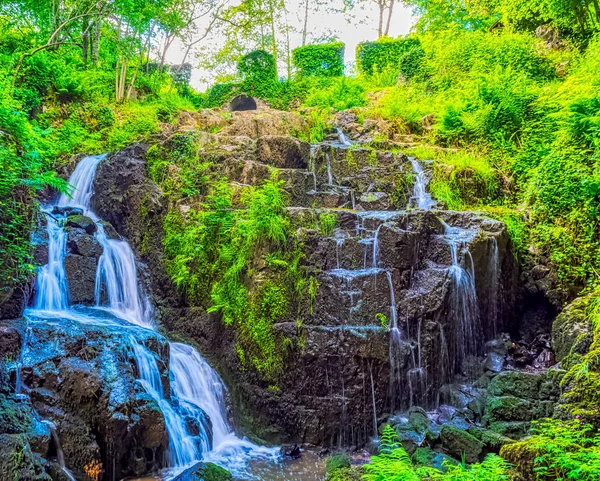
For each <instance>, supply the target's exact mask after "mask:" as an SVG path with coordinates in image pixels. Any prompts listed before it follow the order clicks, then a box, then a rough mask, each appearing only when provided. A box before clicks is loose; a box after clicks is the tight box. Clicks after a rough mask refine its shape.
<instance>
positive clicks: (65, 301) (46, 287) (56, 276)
mask: <svg viewBox="0 0 600 481" xmlns="http://www.w3.org/2000/svg"><path fill="white" fill-rule="evenodd" d="M46 220H47V223H48V225H47V227H46V230H47V232H48V263H47V264H46V265H45V266H43V267H42V268H41V269H40V270H39V271H38V277H37V280H36V288H35V291H36V293H35V301H34V307H35V309H39V310H42V311H64V310H66V309H67V307H68V306H69V285H68V283H67V273H66V271H65V264H64V259H65V255H66V252H67V251H66V246H67V233H66V232H65V231H64V229H63V228H62V226H60V225H58V221H57V220H56V219H55V218H54V217H52V215H47V216H46Z"/></svg>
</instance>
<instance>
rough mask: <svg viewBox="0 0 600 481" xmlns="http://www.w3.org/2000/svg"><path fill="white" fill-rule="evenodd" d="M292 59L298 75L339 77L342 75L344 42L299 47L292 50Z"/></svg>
mask: <svg viewBox="0 0 600 481" xmlns="http://www.w3.org/2000/svg"><path fill="white" fill-rule="evenodd" d="M292 61H293V63H294V66H295V67H296V68H297V69H298V76H299V77H312V76H314V77H339V76H342V75H344V44H343V43H342V42H335V43H326V44H318V45H306V46H304V47H299V48H296V49H294V51H293V52H292Z"/></svg>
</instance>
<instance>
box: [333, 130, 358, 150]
mask: <svg viewBox="0 0 600 481" xmlns="http://www.w3.org/2000/svg"><path fill="white" fill-rule="evenodd" d="M336 131H337V134H338V138H339V139H340V144H342V145H348V146H350V145H354V143H353V142H352V141H351V140H349V139H348V137H346V134H344V131H343V130H342V129H341V128H339V127H338V128H337V129H336Z"/></svg>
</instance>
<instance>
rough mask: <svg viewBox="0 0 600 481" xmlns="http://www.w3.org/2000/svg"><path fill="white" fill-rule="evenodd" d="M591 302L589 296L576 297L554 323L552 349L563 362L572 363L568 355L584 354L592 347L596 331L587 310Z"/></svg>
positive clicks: (557, 358) (559, 360) (558, 359)
mask: <svg viewBox="0 0 600 481" xmlns="http://www.w3.org/2000/svg"><path fill="white" fill-rule="evenodd" d="M589 303H590V297H589V296H588V297H580V298H578V299H575V300H574V301H573V302H572V303H571V304H569V305H568V306H567V307H565V308H564V309H563V311H562V312H561V313H560V314H559V315H558V316H557V317H556V319H555V320H554V323H553V324H552V349H553V350H554V354H555V356H556V360H557V361H558V362H561V364H565V363H566V364H567V365H568V364H570V362H569V359H567V357H573V356H574V355H584V354H586V353H587V352H588V351H589V349H590V346H591V344H592V341H593V337H594V331H593V326H592V322H591V320H590V319H589V317H588V316H587V312H586V311H587V309H588V306H589Z"/></svg>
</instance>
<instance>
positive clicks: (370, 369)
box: [369, 362, 379, 437]
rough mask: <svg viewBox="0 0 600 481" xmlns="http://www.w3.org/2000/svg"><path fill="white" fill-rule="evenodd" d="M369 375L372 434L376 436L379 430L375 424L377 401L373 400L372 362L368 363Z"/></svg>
mask: <svg viewBox="0 0 600 481" xmlns="http://www.w3.org/2000/svg"><path fill="white" fill-rule="evenodd" d="M369 376H370V377H371V400H372V402H373V435H374V436H375V437H377V436H378V434H379V430H378V426H377V403H376V402H375V383H374V382H373V363H372V362H370V363H369Z"/></svg>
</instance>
